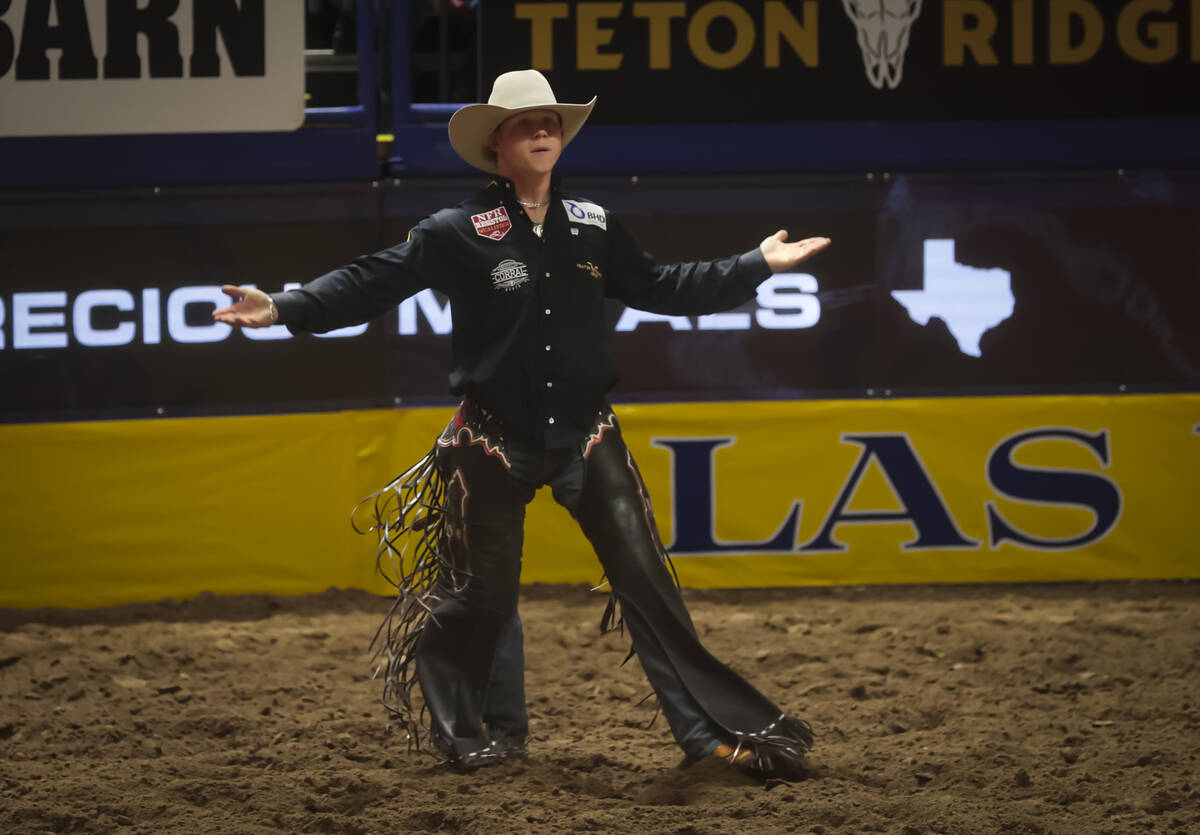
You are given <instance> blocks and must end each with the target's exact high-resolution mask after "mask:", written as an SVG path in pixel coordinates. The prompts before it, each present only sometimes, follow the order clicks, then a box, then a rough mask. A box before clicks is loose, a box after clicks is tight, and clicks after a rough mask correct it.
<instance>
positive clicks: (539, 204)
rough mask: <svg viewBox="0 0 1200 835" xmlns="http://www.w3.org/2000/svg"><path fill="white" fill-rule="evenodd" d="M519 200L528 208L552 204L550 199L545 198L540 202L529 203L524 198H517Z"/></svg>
mask: <svg viewBox="0 0 1200 835" xmlns="http://www.w3.org/2000/svg"><path fill="white" fill-rule="evenodd" d="M517 202H518V203H520V204H521V205H522V206H524V207H525V208H526V209H540V208H542V206H549V205H550V201H549V200H543V201H542V202H540V203H528V202H526V201H524V200H521V199H520V198H517Z"/></svg>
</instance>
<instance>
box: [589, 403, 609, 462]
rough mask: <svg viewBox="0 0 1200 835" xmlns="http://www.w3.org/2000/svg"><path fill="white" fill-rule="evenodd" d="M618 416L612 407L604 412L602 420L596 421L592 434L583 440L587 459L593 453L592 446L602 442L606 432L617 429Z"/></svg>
mask: <svg viewBox="0 0 1200 835" xmlns="http://www.w3.org/2000/svg"><path fill="white" fill-rule="evenodd" d="M616 420H617V416H616V415H615V414H614V413H613V411H612V410H611V409H610V410H609V411H608V412H607V413H606V414H604V415H603V416H602V417H601V419H600V420H598V421H596V425H595V426H594V427H592V434H590V435H588V436H587V437H586V438H585V439H584V441H583V457H584V458H585V459H586V458H587V457H588V456H589V455H591V454H592V447H594V446H595V445H596V444H598V443H600V441H601V439H603V438H604V433H605V432H607V431H608V430H610V429H616Z"/></svg>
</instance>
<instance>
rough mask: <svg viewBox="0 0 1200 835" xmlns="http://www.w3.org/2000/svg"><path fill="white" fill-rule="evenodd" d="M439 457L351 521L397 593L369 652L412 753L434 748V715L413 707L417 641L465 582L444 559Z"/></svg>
mask: <svg viewBox="0 0 1200 835" xmlns="http://www.w3.org/2000/svg"><path fill="white" fill-rule="evenodd" d="M436 454H437V447H436V446H435V447H434V448H433V449H432V450H431V451H430V452H429V453H428V454H427V455H426V456H425V457H424V458H422V459H421V460H420V461H418V462H417V463H416V464H414V465H413V466H411V467H409V468H408V470H406V471H405V472H404V473H402V474H401V475H399V476H397V477H396V478H394V479H393V480H392V481H391V482H390V483H389V484H388V485H387V486H386V487H384V488H382V489H381V490H378V491H376V492H374V493H372V494H371V495H369V496H367V497H366V498H364V499H363V500H362V501H361V502H359V503H358V505H357V506H356V507H355V508H354V512H353V513H352V514H351V518H350V524H351V526H352V527H353V528H354V530H355V531H356V532H357V533H360V534H367V533H372V532H374V533H376V534H377V536H378V539H379V544H378V547H377V548H376V551H375V567H376V570H377V571H378V572H379V573H380V574H381V575H382V576H383V577H384V579H386V580H387V581H388V583H389V584H390V585H391V586H392V588H394V589H395V590H396V599H395V601H394V602H393V603H392V605H391V608H389V609H388V612H387V614H386V615H385V616H384V619H383V622H382V623H381V624H380V625H379V628H378V629H377V630H376V631H375V635H374V637H372V638H371V644H370V649H371V650H373V651H374V654H373V655H372V661H375V662H376V668H375V674H374V677H375V678H378V677H379V676H380V675H381V674H382V676H383V695H382V702H383V706H384V708H385V709H386V710H387V712H388V715H389V716H391V717H392V718H393V719H394V720H396V721H397V722H399V724H400V725H401V727H403V728H404V730H405V733H406V734H407V737H408V748H409V750H410V751H412V750H421V749H422V743H426V742H430V736H429V728H430V722H429V721H428V716H427V713H428V709H427V708H425V707H424V706H422V708H421V709H420V710H419V711H418V710H417V709H416V708H415V706H414V703H413V691H414V689H417V675H416V663H415V650H416V645H417V641H418V640H419V638H420V636H421V632H422V630H423V629H424V628H425V624H426V623H427V622H428V620H429V619H430V618H431V617H433V608H434V606H435V605H436V604H437V603H438V601H439V600H440V599H441V598H440V597H439V595H438V589H439V587H441V588H449V589H452V590H455V591H457V590H460V589H461V588H462V587H463V585H464V584H465V582H466V577H465V576H459V575H463V572H462V571H461V570H456V568H455V566H453V565H452V564H451V562H450V560H449V559H448V558H447V555H446V554H445V552H444V547H443V533H444V526H445V516H444V514H443V512H442V507H443V502H444V501H445V496H446V483H445V479H444V478H443V476H442V473H441V471H440V470H439V468H438V466H437V461H436ZM364 522H365V523H366V524H363V523H364Z"/></svg>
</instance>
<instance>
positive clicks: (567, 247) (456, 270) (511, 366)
mask: <svg viewBox="0 0 1200 835" xmlns="http://www.w3.org/2000/svg"><path fill="white" fill-rule="evenodd" d="M770 274H771V270H770V268H769V267H768V266H767V263H766V260H765V259H764V258H763V256H762V253H761V252H760V251H759V249H758V248H757V247H756V248H754V249H753V250H751V251H749V252H746V253H743V254H741V255H736V256H733V257H731V258H726V259H722V260H718V261H703V262H695V263H684V264H671V265H667V266H660V265H658V264H656V263H655V262H654V259H653V258H652V257H651V256H650V255H648V254H647V253H646V252H644V251H642V249H641V248H639V247H638V246H637V244H636V243H635V242H634V240H633V238H632V237H630V235H629V233H628V232H627V231H626V230H625V228H624V227H623V226H622V225H621V223H620V221H619V220H618V219H617V218H616V217H614V216H613V215H612V214H611V213H610V212H607V211H605V210H604V209H603V208H601V207H600V206H597V205H595V204H594V203H591V202H589V201H587V200H583V199H573V198H569V197H564V196H563V194H562V193H561V191H560V188H559V181H558V178H557V177H555V178H554V180H553V184H552V186H551V190H550V206H549V207H548V209H547V211H546V218H545V225H544V229H543V233H542V236H541V237H538V236H537V235H536V234H535V233H534V231H533V224H532V223H531V222H530V220H529V218H528V217H527V216H526V215H525V213H524V211H523V210H522V208H521V206H520V204H519V203H518V202H517V198H516V194H515V192H514V190H513V186H512V183H511V182H509V181H507V180H505V179H502V178H497V179H495V180H493V181H492V182H491V183H490V184H489V185H488V186H487V188H485V189H483V191H481V192H479V193H478V194H477V195H475V196H474V197H472V198H470V199H469V200H465V201H464V202H462V203H461V204H459V205H458V206H457V207H455V208H453V209H443V210H441V211H439V212H437V213H435V214H433V215H431V216H430V217H427V218H425V219H424V220H422V221H421V222H420V223H419V224H418V225H417V226H415V227H414V228H413V229H412V231H411V232H410V233H409V236H408V240H407V241H405V242H404V243H402V244H399V245H398V246H394V247H391V248H390V249H385V250H383V251H382V252H377V253H375V254H374V255H366V256H363V257H361V258H358V259H356V260H355V261H353V262H352V263H350V264H349V265H347V266H345V267H342V268H341V269H338V270H334V271H333V272H331V273H327V274H326V275H323V276H321V277H320V278H317V279H315V280H313V281H311V282H309V283H308V284H305V285H304V286H303V287H301V288H299V289H297V290H291V291H288V292H285V293H277V294H274V295H273V298H274V300H275V304H276V306H277V308H278V310H279V319H280V321H281V322H282V323H283V324H285V325H287V326H288V328H289V330H291V331H292V332H293V333H301V332H310V333H324V332H326V331H330V330H334V329H335V328H340V327H345V326H346V325H352V324H358V323H360V322H365V321H367V320H368V319H371V318H373V317H375V316H378V315H380V314H382V313H384V312H386V311H387V310H389V309H390V308H392V307H394V306H395V305H397V304H399V303H400V302H401V301H403V300H404V299H406V298H408V297H409V296H411V295H413V294H415V293H417V292H419V291H421V290H423V289H425V288H427V287H431V288H433V289H434V290H438V291H440V292H441V293H443V294H445V295H446V296H447V297H448V298H449V300H450V305H451V315H452V317H453V326H454V330H453V337H452V351H453V361H452V371H451V374H450V390H451V391H452V392H453V393H455V394H459V395H470V396H472V397H473V398H474V399H475V400H476V401H477V402H478V403H479V404H480V405H481V406H483V407H484V408H485V409H487V410H489V411H490V412H492V413H493V414H495V415H496V416H497V417H498V418H499V419H500V420H501V422H502V423H503V424H504V426H505V428H506V429H507V430H508V432H509V433H510V436H511V437H512V438H513V439H514V440H517V441H519V442H522V443H525V444H528V445H531V446H535V447H538V448H546V449H552V448H556V447H564V446H569V445H571V444H574V443H577V442H578V441H580V440H581V439H582V438H583V437H584V436H585V435H586V434H587V432H588V431H590V429H591V427H592V421H593V419H594V418H595V415H596V411H597V410H598V409H599V408H600V407H601V406H602V405H603V404H604V400H605V396H606V394H607V393H608V391H609V390H610V389H611V388H612V387H613V386H614V385H615V384H616V381H617V373H616V368H615V366H614V363H613V358H612V347H611V338H612V337H611V333H610V331H609V327H608V326H607V324H606V320H605V311H604V299H605V298H615V299H619V300H620V301H622V302H624V303H625V304H626V305H628V306H630V307H634V308H638V309H640V310H647V311H650V312H652V313H665V314H672V315H690V314H705V313H715V312H718V311H721V310H728V309H730V308H732V307H737V306H739V305H741V304H743V303H745V302H746V301H748V300H749V299H751V298H753V296H754V294H755V288H756V287H757V286H758V284H759V283H760V282H762V281H763V280H765V279H766V278H767V277H768V276H769V275H770Z"/></svg>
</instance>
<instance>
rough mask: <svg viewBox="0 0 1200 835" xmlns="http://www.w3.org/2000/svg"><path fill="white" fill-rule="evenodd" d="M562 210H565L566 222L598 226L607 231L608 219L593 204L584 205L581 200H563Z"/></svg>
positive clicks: (600, 209) (602, 210) (601, 210)
mask: <svg viewBox="0 0 1200 835" xmlns="http://www.w3.org/2000/svg"><path fill="white" fill-rule="evenodd" d="M563 208H564V209H566V210H567V220H569V221H571V223H582V224H585V225H587V226H599V227H600V228H601V229H603V230H605V231H606V232H607V231H608V218H607V216H606V215H605V214H604V209H602V208H600V207H599V206H597V205H596V204H595V203H585V202H583V201H582V200H564V201H563Z"/></svg>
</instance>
